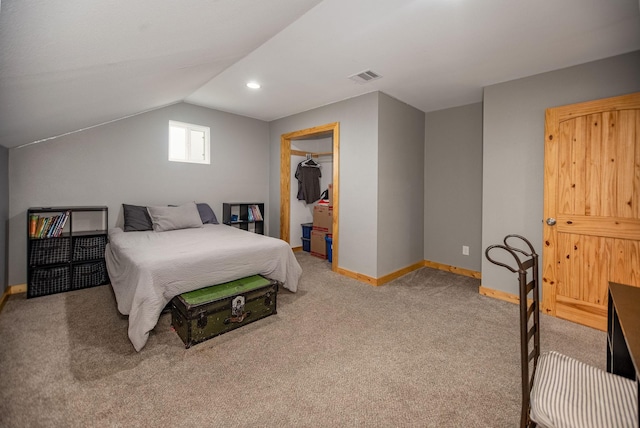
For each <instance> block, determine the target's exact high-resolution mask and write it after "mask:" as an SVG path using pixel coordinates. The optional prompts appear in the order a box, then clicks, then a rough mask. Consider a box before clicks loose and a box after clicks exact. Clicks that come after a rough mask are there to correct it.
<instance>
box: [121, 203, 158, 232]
mask: <svg viewBox="0 0 640 428" xmlns="http://www.w3.org/2000/svg"><path fill="white" fill-rule="evenodd" d="M122 210H123V212H124V231H125V232H141V231H144V230H153V225H152V223H151V217H149V213H148V212H147V207H141V206H138V205H127V204H122Z"/></svg>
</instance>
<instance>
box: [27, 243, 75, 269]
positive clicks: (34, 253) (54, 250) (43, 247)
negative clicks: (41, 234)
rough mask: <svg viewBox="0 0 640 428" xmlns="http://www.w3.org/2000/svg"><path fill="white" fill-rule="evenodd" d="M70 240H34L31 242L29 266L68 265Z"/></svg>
mask: <svg viewBox="0 0 640 428" xmlns="http://www.w3.org/2000/svg"><path fill="white" fill-rule="evenodd" d="M69 245H70V244H69V238H48V239H34V240H32V241H31V250H30V253H29V264H30V265H31V266H39V265H51V264H55V263H67V262H68V261H69Z"/></svg>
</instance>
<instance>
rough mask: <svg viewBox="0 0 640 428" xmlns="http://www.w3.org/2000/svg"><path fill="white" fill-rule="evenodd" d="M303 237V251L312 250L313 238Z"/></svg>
mask: <svg viewBox="0 0 640 428" xmlns="http://www.w3.org/2000/svg"><path fill="white" fill-rule="evenodd" d="M301 239H302V251H306V252H307V253H308V252H309V251H311V238H301Z"/></svg>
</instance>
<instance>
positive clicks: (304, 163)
mask: <svg viewBox="0 0 640 428" xmlns="http://www.w3.org/2000/svg"><path fill="white" fill-rule="evenodd" d="M302 166H311V167H315V168H320V165H318V164H317V163H316V162H315V161H314V160H313V159H312V158H311V155H310V154H309V153H307V159H306V160H304V161H302Z"/></svg>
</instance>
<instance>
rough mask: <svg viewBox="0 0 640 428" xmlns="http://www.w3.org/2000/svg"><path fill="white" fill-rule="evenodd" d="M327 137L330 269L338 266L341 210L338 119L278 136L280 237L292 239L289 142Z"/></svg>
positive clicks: (287, 239) (335, 268)
mask: <svg viewBox="0 0 640 428" xmlns="http://www.w3.org/2000/svg"><path fill="white" fill-rule="evenodd" d="M322 136H328V137H332V139H333V178H332V179H333V193H332V195H331V200H332V202H333V241H332V244H333V250H332V257H331V269H332V270H333V271H334V272H335V271H336V270H337V268H338V258H339V250H340V245H339V241H340V238H339V222H338V219H339V213H340V122H333V123H327V124H325V125H320V126H314V127H312V128H307V129H301V130H298V131H293V132H289V133H287V134H282V135H281V136H280V239H282V240H284V241H286V242H289V243H290V240H291V236H290V228H291V141H292V140H299V139H303V138H310V137H322Z"/></svg>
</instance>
